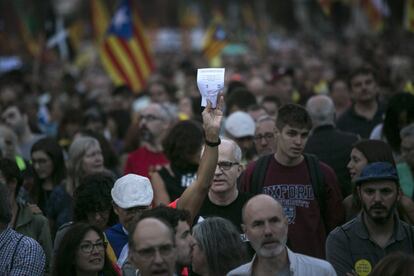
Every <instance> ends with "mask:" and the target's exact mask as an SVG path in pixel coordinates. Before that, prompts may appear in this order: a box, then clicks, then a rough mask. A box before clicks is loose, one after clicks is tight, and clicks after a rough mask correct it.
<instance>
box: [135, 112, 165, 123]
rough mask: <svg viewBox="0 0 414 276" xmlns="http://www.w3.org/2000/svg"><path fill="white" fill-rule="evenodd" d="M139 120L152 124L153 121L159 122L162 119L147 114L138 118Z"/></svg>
mask: <svg viewBox="0 0 414 276" xmlns="http://www.w3.org/2000/svg"><path fill="white" fill-rule="evenodd" d="M140 119H141V121H143V120H145V121H147V122H153V121H156V120H160V121H161V120H162V118H160V117H157V116H155V115H152V114H148V115H144V114H142V115H141V116H140Z"/></svg>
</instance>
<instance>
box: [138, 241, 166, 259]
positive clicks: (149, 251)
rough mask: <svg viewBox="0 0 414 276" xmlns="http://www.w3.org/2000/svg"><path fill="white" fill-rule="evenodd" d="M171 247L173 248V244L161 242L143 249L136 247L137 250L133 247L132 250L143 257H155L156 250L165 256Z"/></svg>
mask: <svg viewBox="0 0 414 276" xmlns="http://www.w3.org/2000/svg"><path fill="white" fill-rule="evenodd" d="M173 249H174V245H172V244H163V245H160V246H158V247H148V248H143V249H138V250H136V249H134V251H135V252H136V253H137V254H138V255H140V256H141V257H143V258H145V259H152V258H154V257H155V254H156V252H157V251H158V253H159V254H160V255H161V256H163V257H167V256H169V255H170V254H171V253H172V252H173Z"/></svg>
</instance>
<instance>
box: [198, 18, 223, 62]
mask: <svg viewBox="0 0 414 276" xmlns="http://www.w3.org/2000/svg"><path fill="white" fill-rule="evenodd" d="M227 44H228V42H227V34H226V32H225V30H224V26H223V22H222V20H221V18H220V17H218V16H216V17H215V18H214V19H213V21H212V23H211V24H210V26H209V27H208V28H207V30H206V33H205V35H204V44H203V54H204V56H205V57H206V58H207V59H208V60H209V61H211V60H212V59H214V58H215V57H216V56H218V55H219V54H220V53H221V51H222V50H223V48H224V47H226V46H227Z"/></svg>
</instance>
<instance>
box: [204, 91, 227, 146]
mask: <svg viewBox="0 0 414 276" xmlns="http://www.w3.org/2000/svg"><path fill="white" fill-rule="evenodd" d="M223 109H224V96H223V94H222V93H220V94H219V95H218V96H217V105H216V108H212V104H211V102H210V101H209V100H207V106H206V108H205V109H204V111H203V113H202V116H203V128H204V131H205V134H206V139H207V140H208V141H210V142H217V141H218V138H219V132H220V126H221V121H222V120H223Z"/></svg>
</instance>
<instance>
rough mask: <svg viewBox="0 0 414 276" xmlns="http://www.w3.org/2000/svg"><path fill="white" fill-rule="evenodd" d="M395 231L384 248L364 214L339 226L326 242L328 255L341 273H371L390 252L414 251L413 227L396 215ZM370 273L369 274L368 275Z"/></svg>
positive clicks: (328, 258)
mask: <svg viewBox="0 0 414 276" xmlns="http://www.w3.org/2000/svg"><path fill="white" fill-rule="evenodd" d="M394 220H395V223H394V230H393V234H392V236H391V238H390V240H389V241H388V243H387V245H386V246H385V247H384V248H382V247H380V246H379V245H378V244H377V243H376V242H375V241H373V240H372V239H371V238H370V236H369V233H368V229H367V228H366V226H365V224H364V223H363V213H361V214H359V215H358V216H357V217H356V218H354V219H353V220H351V221H349V222H348V223H346V224H344V225H342V226H339V227H337V228H335V229H334V230H333V231H332V232H331V233H330V234H329V236H328V239H327V241H326V257H327V260H328V261H329V262H330V263H331V264H332V265H333V266H334V268H335V270H336V272H337V273H338V275H345V274H346V273H347V272H351V271H352V270H355V271H356V272H358V270H361V271H362V270H363V271H365V272H370V271H371V270H372V269H373V268H374V266H375V265H376V264H377V263H378V262H379V261H380V260H381V259H382V258H383V257H385V256H386V255H388V254H389V253H391V252H395V251H402V252H405V253H408V254H412V253H413V249H414V245H413V242H414V240H413V233H414V232H413V229H414V228H413V227H412V226H410V225H408V224H407V223H405V222H403V221H401V220H400V219H399V218H398V216H397V215H395V217H394ZM367 275H368V274H367Z"/></svg>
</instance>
